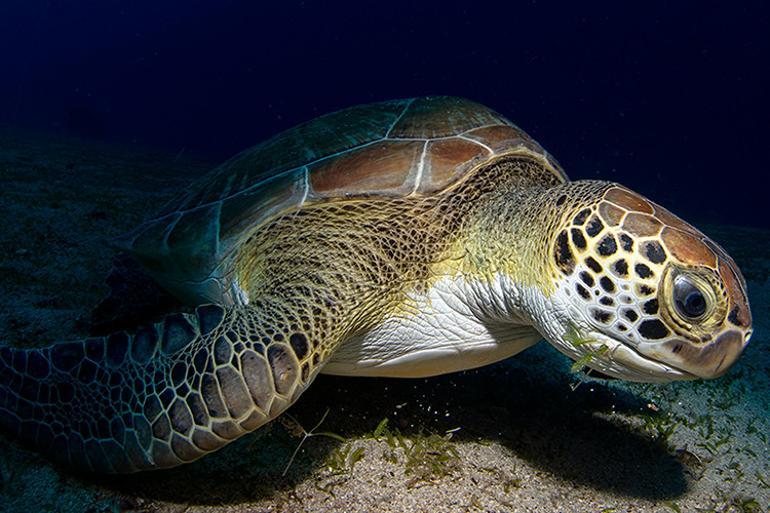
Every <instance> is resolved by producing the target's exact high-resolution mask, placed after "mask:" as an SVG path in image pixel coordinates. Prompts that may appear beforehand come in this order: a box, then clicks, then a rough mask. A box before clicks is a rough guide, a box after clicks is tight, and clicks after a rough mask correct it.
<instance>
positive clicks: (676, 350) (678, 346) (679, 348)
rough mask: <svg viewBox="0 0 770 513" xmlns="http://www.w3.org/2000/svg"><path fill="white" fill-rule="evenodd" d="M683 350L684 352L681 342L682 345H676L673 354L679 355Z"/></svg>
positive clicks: (672, 350)
mask: <svg viewBox="0 0 770 513" xmlns="http://www.w3.org/2000/svg"><path fill="white" fill-rule="evenodd" d="M681 350H682V343H681V342H680V343H678V344H675V345H674V347H673V348H672V349H671V352H672V353H674V354H676V353H678V352H679V351H681Z"/></svg>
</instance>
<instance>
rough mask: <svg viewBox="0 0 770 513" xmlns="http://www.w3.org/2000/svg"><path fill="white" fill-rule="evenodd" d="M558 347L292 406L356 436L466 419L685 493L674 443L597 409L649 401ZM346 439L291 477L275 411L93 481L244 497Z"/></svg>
mask: <svg viewBox="0 0 770 513" xmlns="http://www.w3.org/2000/svg"><path fill="white" fill-rule="evenodd" d="M558 358H559V357H558V356H556V355H553V354H549V353H548V352H547V351H544V350H542V349H539V348H537V349H535V350H530V351H528V352H527V353H526V354H523V355H519V357H517V359H516V361H515V362H513V361H512V362H504V363H502V364H499V365H496V366H493V367H490V368H486V369H482V370H479V371H471V372H466V373H462V374H458V375H450V376H443V377H438V378H432V379H428V380H389V379H363V378H361V379H356V378H337V377H327V376H321V377H320V378H319V379H318V380H317V381H316V383H315V384H314V385H313V386H312V387H311V388H310V390H309V391H308V392H307V393H306V394H305V395H304V396H303V398H302V399H301V400H300V401H299V402H298V403H297V405H296V406H295V407H294V408H292V412H291V413H292V414H293V415H295V417H296V418H297V419H298V421H299V422H300V423H301V424H302V425H304V426H312V425H313V424H315V423H316V422H317V420H318V419H319V418H321V417H322V416H323V414H324V412H325V411H326V410H327V409H329V410H330V414H329V416H328V419H327V421H326V423H325V425H324V427H323V429H324V430H329V431H334V432H337V433H340V434H342V435H343V436H345V437H349V438H356V437H359V436H365V435H366V434H371V433H372V431H373V430H374V428H375V427H376V425H377V424H378V422H379V421H380V420H382V419H383V418H385V417H389V418H390V420H391V425H393V426H396V427H398V428H399V429H400V430H401V432H402V433H404V434H405V435H417V434H419V433H426V432H443V431H444V430H447V429H452V428H456V427H461V428H462V429H461V430H460V431H458V432H457V433H456V438H455V439H456V440H458V441H459V442H460V443H461V442H462V441H471V440H472V441H479V440H480V441H495V442H499V443H500V444H502V445H503V446H505V447H507V448H508V449H509V450H511V451H512V452H513V453H514V454H516V455H517V456H519V457H520V458H522V459H524V460H526V461H527V462H528V463H529V464H531V465H532V466H534V467H535V468H538V469H540V470H542V471H544V472H547V473H550V474H553V475H555V476H557V477H559V478H561V479H564V480H568V481H571V482H573V483H574V484H575V485H580V486H587V487H591V488H594V489H598V490H605V491H611V492H613V493H616V494H619V495H624V496H629V497H638V498H644V499H651V500H663V499H671V498H675V497H678V496H681V495H682V494H684V493H685V491H686V490H687V481H686V478H685V473H684V470H685V469H684V467H683V466H682V464H681V463H680V462H679V461H678V460H677V459H676V458H675V457H674V456H672V455H670V454H669V452H668V451H667V450H666V448H665V447H664V446H663V445H661V444H658V443H656V442H654V441H652V440H650V439H648V438H645V437H643V436H641V435H639V434H637V433H634V432H633V431H631V430H630V429H629V428H628V427H626V426H622V425H616V424H614V423H612V422H610V421H608V420H606V418H603V417H602V416H600V415H597V413H602V412H610V411H612V410H613V409H614V410H615V411H619V412H632V411H633V412H638V411H640V410H641V409H643V408H644V405H645V404H646V401H644V400H642V399H640V398H639V397H637V396H634V395H632V394H629V393H627V392H622V391H618V390H616V389H613V388H611V387H608V386H606V385H604V384H602V383H600V382H592V383H586V384H583V385H582V386H581V387H579V388H578V389H577V390H576V391H572V390H571V389H570V387H569V386H568V385H569V383H570V381H571V380H573V379H574V376H570V375H569V374H568V373H567V372H565V371H564V370H560V369H559V367H563V365H560V362H556V363H554V361H555V360H556V359H558ZM537 369H542V370H543V372H542V373H539V372H537ZM428 406H430V411H428V408H427V407H428ZM394 413H395V415H394ZM447 413H448V414H449V415H448V416H447V415H446V414H447ZM336 443H337V442H333V441H326V440H321V439H320V438H316V439H313V441H312V442H311V443H308V444H306V451H305V452H304V453H302V454H301V455H300V457H299V458H298V459H297V461H295V462H294V464H293V465H292V467H291V470H290V472H289V474H288V475H287V476H286V477H282V476H281V472H282V471H283V468H284V466H285V464H286V462H288V460H289V458H290V456H291V453H292V451H293V450H294V448H295V447H296V444H297V439H295V438H291V437H290V436H289V435H288V433H287V432H286V430H285V429H284V428H283V427H282V426H280V425H278V424H277V423H276V424H274V425H272V427H268V428H265V429H263V430H262V432H258V433H257V434H255V435H252V436H247V437H244V439H241V440H239V441H238V442H236V443H234V444H232V445H230V446H229V447H227V448H225V449H224V450H222V451H219V452H218V453H216V454H214V455H210V456H208V457H206V458H203V459H202V460H200V461H198V462H196V463H193V464H191V465H187V466H184V467H180V468H177V469H172V470H167V471H159V472H150V473H144V474H138V475H132V476H120V477H109V478H99V479H98V480H94V479H93V478H91V479H87V481H88V482H90V483H93V484H99V485H101V486H105V487H107V488H109V489H112V490H114V491H116V492H118V493H124V494H128V495H131V496H142V497H145V498H151V499H156V500H163V501H169V502H184V503H188V504H238V503H242V502H248V501H254V500H258V499H263V498H269V497H270V496H272V495H273V494H275V493H276V492H277V491H280V490H287V489H292V488H293V487H294V486H295V485H296V484H297V483H299V482H301V481H303V480H304V479H307V478H308V477H309V476H310V475H311V474H312V472H314V471H315V470H316V469H317V468H319V467H320V466H321V465H323V461H324V459H325V457H326V455H327V454H328V453H329V452H330V451H331V450H333V449H334V447H335V445H336Z"/></svg>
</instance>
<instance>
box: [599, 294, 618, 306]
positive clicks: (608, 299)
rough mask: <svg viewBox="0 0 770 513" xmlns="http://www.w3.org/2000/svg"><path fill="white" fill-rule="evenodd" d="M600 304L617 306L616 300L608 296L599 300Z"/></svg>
mask: <svg viewBox="0 0 770 513" xmlns="http://www.w3.org/2000/svg"><path fill="white" fill-rule="evenodd" d="M599 302H600V303H601V304H603V305H604V306H612V305H614V304H615V300H614V299H612V298H611V297H607V296H602V297H601V299H599Z"/></svg>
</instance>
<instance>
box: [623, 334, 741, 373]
mask: <svg viewBox="0 0 770 513" xmlns="http://www.w3.org/2000/svg"><path fill="white" fill-rule="evenodd" d="M751 334H752V331H751V330H748V331H746V332H745V333H744V332H741V331H738V330H735V329H731V330H728V331H725V332H724V333H722V334H721V335H719V336H718V337H716V338H715V339H714V341H713V342H711V343H708V344H697V345H696V344H694V343H692V342H690V341H688V340H682V339H672V340H667V341H665V342H662V343H657V344H655V343H649V342H644V343H641V344H639V345H638V346H637V347H636V349H637V351H639V352H640V353H641V354H643V355H645V356H647V357H648V358H651V359H654V360H658V361H661V362H665V363H667V364H670V365H671V366H673V367H676V368H677V369H681V370H683V371H685V372H688V373H690V374H693V375H694V376H697V377H699V378H702V379H714V378H718V377H720V376H722V375H724V374H725V373H726V372H727V371H728V370H730V368H731V367H732V366H733V365H734V364H735V362H736V361H738V358H739V357H740V355H741V353H742V352H743V349H744V348H745V347H746V345H747V344H748V343H749V339H750V338H751Z"/></svg>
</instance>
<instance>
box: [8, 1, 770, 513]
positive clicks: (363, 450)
mask: <svg viewBox="0 0 770 513" xmlns="http://www.w3.org/2000/svg"><path fill="white" fill-rule="evenodd" d="M768 62H770V4H768V3H766V2H760V1H756V2H750V1H748V2H731V3H728V2H676V3H673V2H671V3H663V2H661V3H638V4H630V3H621V2H592V3H590V4H588V3H578V2H534V1H530V2H504V3H503V2H487V3H485V2H472V3H469V2H448V1H445V2H388V3H375V2H320V1H307V2H275V3H267V2H247V1H220V2H213V1H212V2H200V1H197V2H179V1H169V2H150V1H133V2H128V1H111V0H103V1H82V2H75V1H71V2H65V1H18V0H5V1H2V2H0V185H1V186H2V187H1V188H0V223H2V231H1V232H0V233H1V234H2V235H1V236H0V342H1V343H2V344H12V345H17V346H25V345H26V346H32V345H43V344H45V343H48V342H53V341H56V340H66V339H75V338H81V337H83V336H84V335H85V334H86V333H87V331H88V325H87V322H86V320H87V319H88V316H89V312H90V311H91V310H92V308H93V307H94V305H96V304H97V303H98V302H99V301H100V299H102V298H103V297H104V295H105V292H106V290H107V289H106V286H105V277H106V276H107V274H108V272H109V270H110V267H111V263H112V259H113V256H114V250H113V249H111V248H110V247H109V246H108V244H107V241H109V240H110V239H111V238H112V237H114V236H116V235H119V234H121V233H124V232H125V231H127V230H129V229H130V228H132V227H133V226H136V224H138V223H139V222H141V221H142V220H143V219H145V218H146V217H147V216H148V215H150V214H152V213H153V212H154V211H155V210H157V209H158V208H159V207H160V206H161V205H162V204H163V203H164V202H165V201H166V200H168V199H170V198H171V197H173V196H174V195H175V193H176V192H178V191H179V190H180V189H181V188H182V187H185V186H187V185H189V184H190V183H191V182H192V181H194V179H195V178H196V177H198V176H200V175H202V174H203V173H205V172H206V171H207V170H209V169H210V168H211V167H213V166H214V165H216V164H218V163H219V162H221V161H223V160H225V159H226V158H228V157H230V156H231V155H233V154H234V153H236V152H238V151H240V150H242V149H244V148H246V147H249V146H252V145H254V144H256V143H257V142H259V141H261V140H263V139H265V138H267V137H269V136H271V135H273V134H275V133H277V132H279V131H281V130H283V129H286V128H289V127H291V126H293V125H295V124H297V123H300V122H303V121H306V120H308V119H311V118H313V117H316V116H318V115H320V114H323V113H326V112H329V111H333V110H337V109H340V108H344V107H347V106H350V105H354V104H359V103H366V102H373V101H379V100H385V99H391V98H401V97H412V96H420V95H429V94H447V95H457V96H464V97H467V98H470V99H472V100H475V101H478V102H480V103H482V104H485V105H488V106H489V107H491V108H493V109H495V110H497V111H498V112H500V113H501V114H503V115H504V116H506V117H507V118H509V119H511V120H512V121H513V122H514V123H516V124H518V125H519V126H520V127H522V128H523V129H524V130H525V131H527V132H528V133H529V134H530V135H531V136H532V137H534V138H535V139H536V140H537V141H538V142H540V143H541V144H542V145H543V146H544V147H545V148H546V149H547V150H548V151H549V152H551V153H552V154H553V155H554V156H555V157H556V158H557V159H558V160H559V162H560V163H561V164H562V166H563V167H564V169H565V170H566V172H567V173H568V175H569V176H570V177H571V178H573V179H579V178H603V179H608V180H614V181H618V182H621V183H623V184H625V185H627V186H629V187H630V188H632V189H634V190H636V191H638V192H640V193H642V194H644V195H645V196H647V197H649V198H651V199H652V200H653V201H656V202H658V203H660V204H662V205H664V206H666V207H668V208H669V209H671V210H672V211H674V212H675V213H677V214H678V215H680V216H682V217H683V218H684V219H686V220H688V221H689V222H691V223H693V224H695V225H696V226H698V227H699V228H701V229H703V231H704V232H706V233H707V234H708V235H710V236H711V237H712V238H713V239H714V240H715V241H717V242H718V243H720V244H722V245H723V246H724V247H725V249H726V250H727V251H728V252H729V253H730V254H731V255H732V256H733V257H734V258H735V259H736V261H737V262H738V264H739V266H740V267H741V269H742V271H743V273H744V275H745V277H746V279H747V281H748V286H749V295H750V301H751V306H752V312H753V315H754V324H755V334H754V336H753V338H752V341H751V343H750V345H749V347H748V348H747V350H746V351H745V353H744V356H743V357H742V359H741V360H740V361H739V363H738V364H737V365H736V366H735V368H734V369H733V370H732V371H731V372H730V373H728V374H727V375H726V376H724V377H722V378H720V379H718V380H715V381H710V382H692V383H675V384H671V385H667V386H653V385H635V384H624V383H620V382H617V381H612V382H607V381H602V380H594V379H591V378H586V377H584V376H582V375H579V374H577V373H575V372H572V371H571V369H570V362H568V361H567V360H566V359H565V358H563V357H561V356H560V355H558V354H557V353H556V352H555V351H554V350H553V349H551V348H550V347H549V346H548V345H546V344H539V345H538V346H536V347H534V348H533V349H531V350H528V351H526V352H525V353H523V354H521V355H518V356H516V357H514V358H512V359H511V360H509V361H505V362H502V363H500V364H497V365H494V366H491V367H487V368H483V369H479V370H476V371H470V372H464V373H460V374H456V375H449V376H443V377H438V378H433V379H428V380H403V381H402V380H386V379H353V378H334V377H329V376H321V377H320V378H319V379H318V380H317V381H316V382H315V384H314V385H313V386H312V387H311V388H310V389H309V391H308V392H307V393H306V394H305V395H303V397H302V398H301V399H300V401H299V402H298V403H297V405H296V406H295V407H293V408H292V409H291V410H290V412H289V413H290V414H291V415H292V417H293V419H294V420H286V421H285V422H276V423H273V424H272V425H271V426H269V427H268V428H265V429H262V430H260V431H259V432H258V433H257V434H255V435H253V436H247V437H244V438H243V439H241V440H240V441H239V442H237V443H235V444H233V445H231V446H229V447H228V448H226V449H225V450H222V451H219V452H217V453H216V454H214V455H211V456H209V457H206V458H204V459H203V460H201V461H199V462H197V463H194V464H192V465H188V466H185V467H182V468H179V469H175V470H171V471H163V472H156V473H151V474H144V475H138V476H130V477H119V478H104V477H99V476H96V477H94V476H81V475H76V474H72V473H71V472H68V471H67V470H66V469H63V468H60V467H56V466H54V465H51V464H50V463H48V462H47V461H46V460H45V459H44V458H42V457H40V456H38V455H37V454H36V453H33V452H29V451H26V450H24V449H23V448H21V447H19V446H18V445H17V444H15V443H14V442H12V441H10V440H8V439H6V438H0V512H5V511H9V512H10V511H13V512H22V511H25V512H26V511H66V512H80V511H89V512H94V513H98V512H107V511H110V512H111V511H162V512H171V511H190V512H199V511H200V512H202V511H212V512H213V511H216V512H220V511H230V512H236V511H237V512H245V511H249V512H251V511H254V512H256V511H259V512H261V511H286V512H294V511H314V512H315V511H434V512H436V511H440V512H444V511H447V512H448V511H458V512H460V511H500V512H503V511H505V512H507V511H516V512H519V511H521V512H557V511H558V512H593V513H596V512H605V513H610V512H666V511H675V512H676V511H681V512H709V511H711V512H751V513H754V512H760V511H761V512H767V511H769V510H770V449H768V443H769V442H768V437H769V436H770V399H769V392H770V334H769V333H770V332H768V328H769V327H770V216H769V215H768V211H767V206H768V197H769V195H770V192H768V187H770V181H768V178H767V177H768V170H770V158H769V157H768V154H769V152H768V141H770V121H769V120H770V99H769V98H770V95H768V91H770V80H769V78H770V70H769V69H768V68H769V67H768V64H767V63H768ZM324 415H326V417H325V421H324V423H323V425H322V427H321V428H320V430H322V431H326V432H329V433H332V434H333V435H334V436H316V437H311V438H309V439H307V440H306V441H305V443H304V444H303V446H302V450H301V451H300V452H299V453H298V454H297V457H296V458H295V459H294V460H293V462H292V464H291V466H290V467H289V469H288V472H287V473H286V475H283V473H284V469H285V468H286V466H287V464H288V462H289V460H290V459H291V457H292V453H293V451H294V449H295V448H296V447H297V444H298V443H299V441H300V440H301V437H299V438H298V437H297V436H296V435H297V433H298V432H301V429H300V427H299V426H302V427H304V428H305V429H308V430H309V429H310V427H312V426H314V425H315V424H316V423H317V422H318V421H319V420H320V419H322V418H324ZM386 419H387V420H386Z"/></svg>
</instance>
